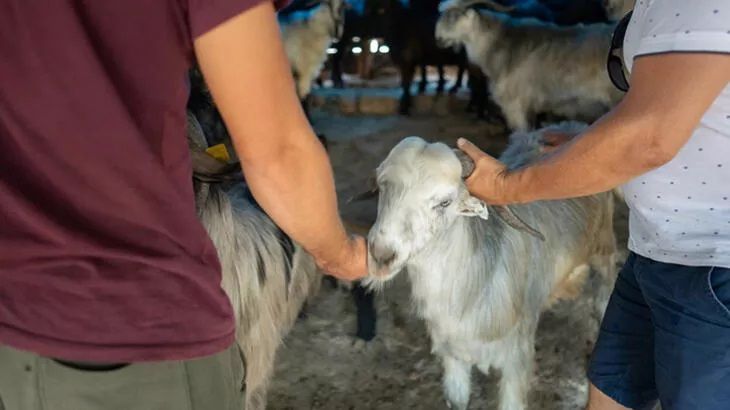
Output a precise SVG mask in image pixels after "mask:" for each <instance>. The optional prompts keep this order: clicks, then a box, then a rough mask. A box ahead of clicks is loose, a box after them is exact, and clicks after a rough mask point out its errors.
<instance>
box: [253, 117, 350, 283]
mask: <svg viewBox="0 0 730 410" xmlns="http://www.w3.org/2000/svg"><path fill="white" fill-rule="evenodd" d="M294 132H298V133H299V138H296V139H295V140H296V141H297V143H296V144H292V145H288V146H284V147H281V150H280V151H278V152H272V155H271V156H260V157H257V158H248V159H244V160H243V164H244V165H243V170H244V173H245V176H246V181H247V183H248V184H249V186H250V188H251V191H252V192H253V194H254V196H255V197H256V200H257V201H258V202H259V204H260V205H261V206H262V207H263V208H264V209H265V210H266V212H267V213H268V214H269V216H270V217H271V218H272V219H273V220H274V221H275V222H276V223H277V224H278V225H279V226H280V227H281V228H282V229H283V230H284V231H285V232H287V234H289V235H290V236H291V237H292V239H294V240H295V241H296V242H298V243H299V244H301V245H302V246H303V247H304V248H305V249H307V251H309V252H310V253H312V254H313V255H314V256H315V258H316V259H317V260H318V262H319V263H320V264H321V265H323V266H322V267H323V268H325V269H326V268H327V266H326V265H327V264H328V263H330V262H331V261H333V260H336V259H337V257H338V253H339V252H342V251H343V249H342V247H343V246H344V245H346V244H347V234H346V232H345V229H344V227H343V225H342V222H341V220H340V217H339V213H338V209H337V198H336V196H335V187H334V179H333V175H332V170H331V168H330V166H329V160H328V158H327V155H326V153H325V150H324V148H323V147H322V144H321V143H320V142H319V141H318V140H317V139H316V137H315V136H314V135H312V134H311V131H309V130H307V129H301V130H297V131H294Z"/></svg>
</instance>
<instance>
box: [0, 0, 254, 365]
mask: <svg viewBox="0 0 730 410" xmlns="http://www.w3.org/2000/svg"><path fill="white" fill-rule="evenodd" d="M260 1H263V0H155V1H148V0H124V1H111V0H110V1H107V0H104V1H80V0H4V1H3V2H2V6H0V344H7V345H10V346H14V347H16V348H20V349H25V350H30V351H34V352H36V353H39V354H42V355H48V356H53V357H60V358H66V359H71V360H74V359H76V360H89V361H107V362H109V361H114V362H118V361H122V362H127V361H142V360H163V359H185V358H192V357H197V356H202V355H207V354H212V353H215V352H217V351H220V350H222V349H224V348H226V347H227V346H229V345H230V344H231V343H232V342H233V337H234V320H233V312H232V309H231V306H230V303H229V301H228V299H227V297H226V295H225V293H224V292H223V290H222V289H221V285H220V282H221V276H220V266H219V262H218V260H217V256H216V252H215V249H214V247H213V244H212V243H211V241H210V239H209V238H208V236H207V234H206V231H205V229H204V228H203V226H202V225H201V224H200V222H199V221H198V219H197V216H196V212H195V205H194V199H193V193H192V182H191V167H190V158H189V154H188V148H187V142H186V136H185V124H186V117H185V104H186V101H187V97H188V89H187V83H186V73H187V70H188V68H189V66H190V64H191V61H192V59H193V49H192V39H193V38H195V37H196V36H198V35H200V34H203V33H205V32H206V31H207V30H209V29H211V28H213V27H214V26H216V25H217V24H219V23H222V22H223V21H225V20H227V19H229V18H231V17H233V16H235V15H237V14H239V13H241V12H243V11H244V10H246V9H247V8H250V7H252V6H253V5H255V4H257V3H259V2H260Z"/></svg>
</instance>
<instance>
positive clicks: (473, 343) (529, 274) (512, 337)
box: [369, 123, 616, 410]
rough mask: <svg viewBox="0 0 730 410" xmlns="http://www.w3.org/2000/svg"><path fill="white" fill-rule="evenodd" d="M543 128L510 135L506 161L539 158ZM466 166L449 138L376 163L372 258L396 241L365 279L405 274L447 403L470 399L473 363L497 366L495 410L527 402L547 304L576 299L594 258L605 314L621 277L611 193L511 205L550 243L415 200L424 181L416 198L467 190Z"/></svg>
mask: <svg viewBox="0 0 730 410" xmlns="http://www.w3.org/2000/svg"><path fill="white" fill-rule="evenodd" d="M576 127H578V128H580V129H582V128H584V127H585V124H582V125H576V124H575V123H565V124H562V125H560V126H558V127H551V128H550V131H551V132H554V131H557V130H561V129H562V130H564V131H565V132H566V133H568V132H573V131H574V130H576ZM545 131H546V130H538V131H535V132H533V133H520V134H514V135H513V136H512V137H511V143H510V145H509V147H508V149H507V150H506V152H505V153H504V155H503V156H502V157H501V159H502V160H503V161H506V163H507V164H508V165H509V166H510V167H518V166H521V165H524V164H526V163H529V162H531V161H533V160H534V159H535V158H536V157H537V156H538V155H540V154H539V153H540V151H541V150H540V146H541V144H542V142H541V135H542V132H545ZM459 172H460V169H459V163H458V160H457V159H456V156H455V155H454V154H453V152H451V150H450V149H449V148H448V147H446V146H445V145H443V144H438V143H436V144H428V143H426V142H425V141H423V140H421V139H420V138H409V139H406V140H404V141H403V142H401V144H399V145H398V146H396V147H395V148H394V149H393V150H392V151H391V153H390V155H389V156H388V158H387V159H386V160H385V161H384V162H383V164H381V165H380V167H379V168H378V181H379V183H380V184H381V187H380V188H381V190H380V192H381V194H380V195H381V196H380V203H379V205H378V207H379V210H378V218H377V220H376V223H375V225H374V226H373V228H372V230H371V232H370V238H369V239H370V248H371V253H374V254H375V256H374V257H375V258H377V255H378V253H379V252H380V253H382V250H381V249H382V248H383V247H388V246H395V248H394V249H393V251H392V252H390V254H391V256H389V257H388V258H387V261H388V263H390V264H391V265H390V266H391V271H390V272H387V269H380V270H376V271H374V272H373V273H372V274H371V277H370V281H371V282H372V283H373V285H382V281H383V280H388V279H389V278H392V277H393V276H394V275H396V274H397V272H398V271H401V270H405V271H407V273H408V277H409V279H410V282H411V286H412V298H413V301H414V305H415V308H416V309H415V310H416V312H417V314H418V316H420V317H421V318H423V319H424V320H425V321H426V324H427V327H428V330H429V333H430V336H431V342H432V346H433V352H434V353H436V354H437V355H438V356H439V357H441V359H442V361H443V364H444V371H445V373H444V390H445V395H446V398H447V400H448V402H449V403H450V405H451V406H452V408H454V409H466V408H467V405H468V401H469V391H470V390H469V389H470V387H469V386H470V370H471V367H472V366H474V365H476V366H477V367H478V368H479V369H480V370H481V371H483V372H485V373H486V372H488V371H489V369H490V368H492V367H494V368H498V369H501V370H502V375H503V376H502V381H501V387H500V409H502V410H520V409H525V408H526V407H525V406H526V400H527V392H528V390H529V381H530V378H531V376H532V369H533V366H534V365H533V356H534V341H535V331H536V329H537V323H538V319H539V316H540V313H541V312H542V310H543V309H544V308H546V307H547V306H549V305H550V303H552V302H553V301H555V300H557V299H562V298H569V297H574V296H576V295H577V294H578V293H579V292H580V290H581V289H582V286H583V281H584V280H585V279H586V277H587V275H588V273H589V268H590V267H593V268H594V269H595V270H596V271H597V272H598V273H599V274H600V275H601V277H602V278H603V283H604V285H603V287H602V289H600V290H599V296H598V297H596V300H595V309H596V312H595V316H596V320H600V317H601V315H602V313H603V309H604V307H605V304H606V302H607V299H608V295H609V294H610V286H609V283H612V279H613V277H614V274H615V266H614V253H615V251H616V245H615V238H614V233H613V199H612V196H611V195H610V194H609V193H602V194H598V195H592V196H587V197H583V198H576V199H570V200H560V201H545V202H535V203H532V204H527V205H519V206H515V207H514V208H513V210H514V212H515V213H516V214H518V215H519V216H520V217H521V218H522V219H523V220H524V221H525V222H527V223H528V224H530V225H531V226H534V227H535V228H537V229H538V230H539V231H540V232H542V233H543V234H544V236H545V241H540V240H539V239H537V238H534V237H533V236H530V235H528V234H526V233H524V232H520V231H517V230H515V229H513V228H511V227H510V226H508V225H506V224H505V223H504V222H502V221H501V220H499V219H497V218H493V217H489V218H487V219H486V220H485V219H483V218H480V217H475V216H470V217H467V216H458V215H457V216H455V217H449V216H448V215H447V213H448V212H449V211H448V209H447V210H444V211H433V210H432V209H431V206H432V205H431V203H429V202H427V201H424V202H425V203H422V204H418V203H413V202H414V196H413V195H411V193H412V192H415V191H418V190H420V189H423V190H422V191H421V194H419V195H418V196H419V197H421V198H428V197H430V196H431V195H430V194H429V195H423V193H424V192H428V191H429V190H431V193H432V194H435V197H436V198H440V197H441V195H442V194H439V193H438V191H443V192H446V191H449V190H454V189H456V190H457V192H463V191H462V189H465V188H463V182H462V181H461V180H460V179H458V178H459V177H458V175H459ZM455 178H456V179H455ZM444 181H447V182H444ZM414 184H422V186H421V187H417V186H415V185H414ZM448 184H459V185H461V186H458V187H451V188H449V187H448V186H446V185H448ZM383 185H385V189H383V188H384V186H383ZM396 187H397V188H396ZM467 200H468V199H464V198H463V197H462V199H460V200H459V203H457V204H455V205H454V204H452V205H449V208H451V207H455V209H457V210H458V209H460V208H459V207H461V206H462V205H461V204H462V203H465V201H467ZM393 208H396V209H393ZM406 208H407V210H406V212H400V211H401V210H403V209H406ZM459 212H461V211H459ZM419 214H421V215H424V214H425V215H430V216H428V217H426V220H427V221H429V222H428V223H426V224H425V225H424V224H423V223H422V221H421V222H419V221H418V218H422V217H421V216H419ZM429 218H431V219H429ZM419 227H420V228H423V227H426V228H423V229H426V230H427V232H425V231H418V229H419ZM414 230H415V232H414ZM392 244H398V245H392ZM401 254H405V255H406V256H403V257H401V256H400V255H401ZM371 263H375V264H377V263H378V262H377V261H375V262H373V261H371ZM384 273H385V274H384Z"/></svg>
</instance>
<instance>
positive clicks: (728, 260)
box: [624, 0, 730, 268]
mask: <svg viewBox="0 0 730 410" xmlns="http://www.w3.org/2000/svg"><path fill="white" fill-rule="evenodd" d="M667 52H713V53H730V0H691V1H690V0H637V1H636V8H635V10H634V15H633V17H632V19H631V23H630V24H629V27H628V30H627V32H626V38H625V41H624V57H625V61H626V64H627V69H629V70H630V69H631V65H632V64H631V63H632V61H633V59H634V57H637V56H642V55H649V54H658V53H667ZM694 81H702V79H701V78H696V79H694ZM667 87H671V84H667ZM681 103H682V102H681V101H678V102H677V104H681ZM624 194H625V196H626V201H627V203H628V204H629V207H630V210H631V213H630V222H629V226H630V228H629V229H630V238H629V249H631V250H632V251H634V252H636V253H637V254H639V255H642V256H645V257H647V258H650V259H654V260H657V261H661V262H667V263H676V264H681V265H690V266H722V267H727V268H730V83H729V84H728V86H726V87H725V89H724V91H723V92H722V93H721V94H720V96H719V97H718V98H717V99H716V100H715V102H714V103H713V105H712V106H711V107H710V109H709V110H708V111H707V112H706V113H705V115H704V116H703V118H702V120H701V122H700V124H699V126H698V127H697V128H696V129H695V131H694V133H693V134H692V137H691V138H690V140H689V141H688V142H687V144H686V145H685V146H684V147H683V148H682V149H681V151H680V152H679V154H678V155H677V156H676V157H675V158H674V159H673V160H672V161H671V162H669V163H668V164H666V165H664V166H663V167H661V168H659V169H656V170H654V171H652V172H649V173H647V174H645V175H642V176H640V177H638V178H636V179H634V180H632V181H630V182H629V183H628V184H626V186H624Z"/></svg>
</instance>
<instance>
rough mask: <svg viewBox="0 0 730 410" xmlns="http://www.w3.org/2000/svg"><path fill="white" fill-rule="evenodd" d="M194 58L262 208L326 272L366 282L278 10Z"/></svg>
mask: <svg viewBox="0 0 730 410" xmlns="http://www.w3.org/2000/svg"><path fill="white" fill-rule="evenodd" d="M195 53H196V55H197V58H198V63H199V64H200V68H201V70H202V72H203V75H204V77H205V79H206V82H207V83H208V86H209V88H210V91H211V93H212V94H213V97H214V99H215V101H216V104H217V106H218V108H219V110H220V112H221V115H222V116H223V119H224V121H225V123H226V126H227V127H228V130H229V132H230V134H231V137H232V139H233V143H234V145H235V148H236V153H237V154H238V156H239V158H240V159H241V162H242V164H243V171H244V174H245V176H246V181H247V183H248V184H249V185H250V187H251V192H252V193H253V194H254V196H255V197H256V200H257V201H258V202H259V203H260V205H261V207H262V208H263V209H264V210H265V211H266V212H267V213H268V214H269V216H271V218H272V219H273V220H274V221H275V222H276V223H277V224H278V225H279V226H280V227H281V228H282V229H283V230H284V231H285V232H286V233H287V234H289V235H290V236H291V237H292V238H293V239H294V240H295V241H296V242H298V243H299V244H301V245H302V246H303V247H304V248H305V249H307V251H309V252H310V253H312V255H314V257H315V259H316V260H317V262H318V264H319V265H320V266H321V267H322V268H323V269H324V270H326V271H328V272H329V273H331V274H333V275H335V276H338V277H340V278H343V279H350V280H352V279H357V278H359V277H362V276H364V275H365V273H366V272H367V267H366V263H367V262H366V260H367V258H366V252H367V251H366V246H365V242H364V240H363V239H362V238H357V239H354V240H353V239H350V237H349V236H348V235H347V233H346V232H345V228H344V227H343V224H342V221H341V220H340V217H339V214H338V209H337V198H336V193H335V186H334V179H333V175H332V170H331V167H330V163H329V159H328V158H327V154H326V152H325V150H324V148H323V147H322V144H321V143H320V142H319V141H318V140H317V138H316V136H315V135H314V132H313V131H312V129H311V127H310V125H309V123H308V121H307V119H306V118H305V116H304V113H303V111H302V109H301V106H300V103H299V100H298V98H297V96H296V93H295V91H294V83H293V80H292V76H291V73H290V68H289V62H288V60H287V58H286V55H285V53H284V48H283V44H282V41H281V37H280V34H279V28H278V25H277V21H276V15H275V12H274V8H273V6H272V4H271V3H270V2H262V3H261V4H259V5H258V6H255V7H254V8H252V9H250V10H248V11H246V12H244V13H242V14H241V15H239V16H237V17H234V18H232V19H231V20H229V21H227V22H225V23H223V24H221V25H220V26H218V27H216V28H214V29H213V30H211V31H209V32H208V33H206V34H204V35H202V36H200V37H199V38H197V39H196V40H195Z"/></svg>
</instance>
